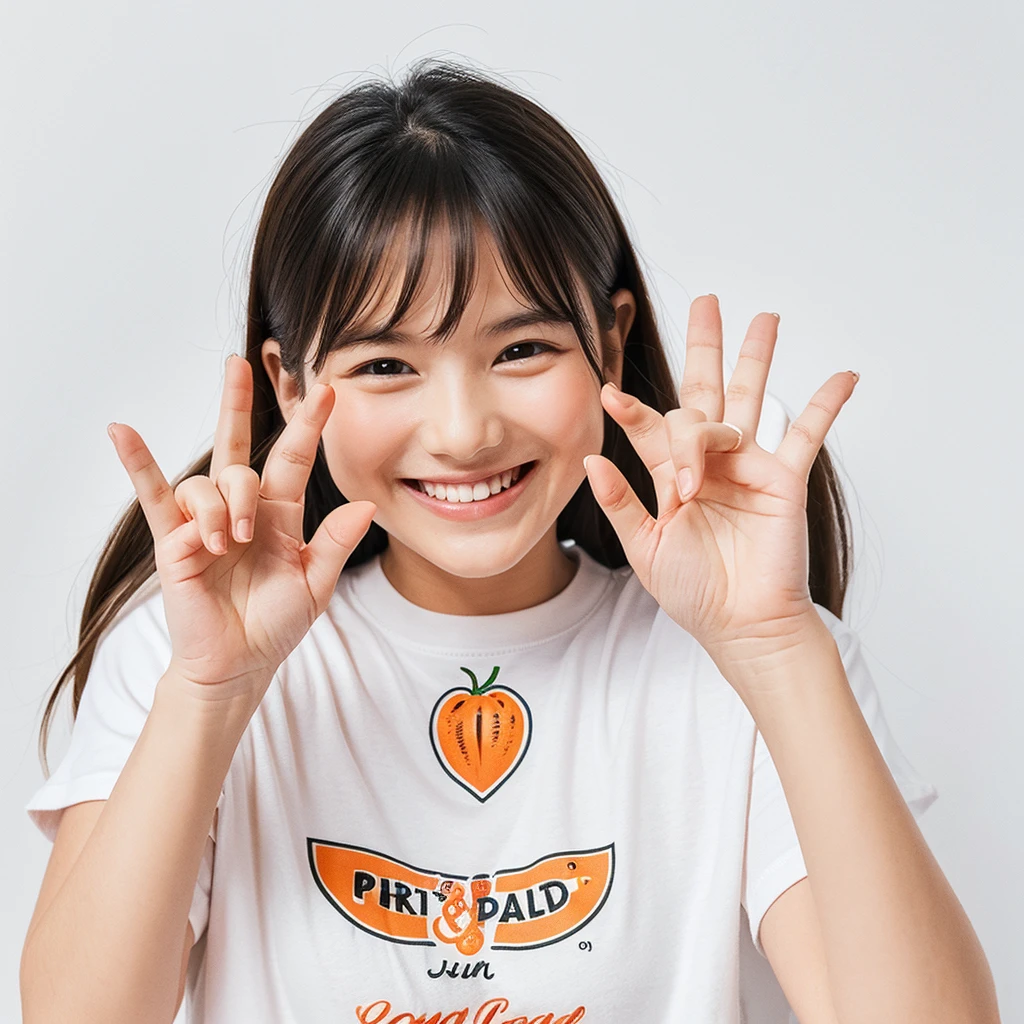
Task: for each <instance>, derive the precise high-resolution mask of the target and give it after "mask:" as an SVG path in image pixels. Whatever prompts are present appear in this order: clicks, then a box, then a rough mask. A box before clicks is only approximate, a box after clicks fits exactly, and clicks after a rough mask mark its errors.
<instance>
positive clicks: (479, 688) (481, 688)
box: [459, 665, 501, 694]
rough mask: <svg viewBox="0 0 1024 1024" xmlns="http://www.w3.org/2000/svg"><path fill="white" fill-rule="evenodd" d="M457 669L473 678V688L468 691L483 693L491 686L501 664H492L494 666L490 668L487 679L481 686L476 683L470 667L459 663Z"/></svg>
mask: <svg viewBox="0 0 1024 1024" xmlns="http://www.w3.org/2000/svg"><path fill="white" fill-rule="evenodd" d="M459 669H460V671H462V672H465V673H466V675H467V676H469V678H470V679H472V680H473V688H472V689H471V690H470V691H469V692H470V693H473V694H480V693H483V692H484V691H485V690H489V689H490V688H491V686H493V685H494V680H495V679H497V678H498V672H499V671H500V670H501V666H499V665H495V666H494V668H493V669H492V670H491V674H490V676H489V677H488V679H487V682H486V683H484V685H483V686H480V685H479V684H478V683H477V678H476V674H475V673H474V672H473V670H472V669H469V668H466V667H465V666H464V665H460V666H459Z"/></svg>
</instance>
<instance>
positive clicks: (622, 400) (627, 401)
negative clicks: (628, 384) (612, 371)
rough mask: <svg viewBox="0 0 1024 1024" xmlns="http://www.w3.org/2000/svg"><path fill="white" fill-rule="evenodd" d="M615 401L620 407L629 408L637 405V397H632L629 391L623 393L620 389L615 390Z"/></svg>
mask: <svg viewBox="0 0 1024 1024" xmlns="http://www.w3.org/2000/svg"><path fill="white" fill-rule="evenodd" d="M615 401H616V402H618V403H619V405H621V406H624V407H625V408H627V409H628V408H629V407H630V406H631V405H636V401H637V400H636V396H635V395H631V394H630V393H629V392H628V391H622V390H620V389H619V388H616V389H615Z"/></svg>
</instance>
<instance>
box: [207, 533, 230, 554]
mask: <svg viewBox="0 0 1024 1024" xmlns="http://www.w3.org/2000/svg"><path fill="white" fill-rule="evenodd" d="M210 548H211V550H212V551H213V553H214V554H216V555H223V554H224V552H225V551H227V549H228V546H227V544H226V543H225V541H224V534H223V533H222V532H221V531H220V530H218V531H217V532H216V533H211V534H210Z"/></svg>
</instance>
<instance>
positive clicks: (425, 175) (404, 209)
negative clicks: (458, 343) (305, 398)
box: [313, 130, 601, 377]
mask: <svg viewBox="0 0 1024 1024" xmlns="http://www.w3.org/2000/svg"><path fill="white" fill-rule="evenodd" d="M408 142H409V148H410V149H411V150H412V151H413V152H407V153H402V154H401V156H402V159H400V160H396V161H394V163H393V164H392V165H391V170H392V174H391V175H388V176H384V175H380V174H376V175H368V176H367V177H366V178H365V179H364V181H363V183H362V186H363V187H362V189H360V190H359V193H360V194H358V195H355V196H350V197H349V202H347V203H346V204H345V205H346V206H351V207H352V209H353V213H354V212H355V211H357V210H373V211H375V213H374V215H373V216H371V217H365V216H364V217H359V216H351V217H347V216H345V215H344V214H342V215H341V216H340V217H339V222H341V223H344V224H345V225H346V227H345V230H344V232H343V237H342V238H340V239H339V240H338V245H337V252H338V258H337V263H336V267H335V269H334V272H333V275H332V279H331V284H330V287H329V289H328V292H327V295H326V296H325V299H324V301H323V304H322V313H321V316H320V318H319V324H318V329H317V337H318V338H319V343H318V346H317V351H316V355H315V358H314V362H313V370H314V372H315V373H316V372H319V371H320V370H321V369H322V368H323V365H324V363H325V361H326V359H327V357H328V355H329V354H330V353H331V352H332V351H333V350H334V349H335V348H336V347H338V346H339V345H340V344H341V343H342V342H343V340H344V339H345V338H346V337H348V336H351V335H352V334H353V333H358V334H359V335H360V336H364V337H373V336H375V335H380V334H385V333H388V332H391V331H394V330H396V329H397V328H398V327H399V325H400V324H401V323H402V321H403V320H404V319H405V317H406V316H407V315H408V312H409V310H410V308H411V306H412V304H413V302H414V301H415V300H416V298H417V296H418V295H419V294H420V291H421V289H422V284H423V276H424V273H425V272H426V269H427V262H428V259H438V258H441V259H444V261H445V262H444V265H443V266H442V268H441V280H442V282H443V284H442V287H443V289H444V292H445V294H446V298H445V299H444V301H443V306H444V314H443V316H442V317H441V319H440V321H439V323H438V324H437V326H436V327H435V328H434V329H433V330H432V331H431V333H430V335H429V337H428V340H429V341H431V342H438V343H441V342H443V341H444V340H446V339H447V338H448V337H449V336H450V335H451V334H452V332H453V331H454V330H455V328H456V327H457V326H458V324H459V321H460V320H461V318H462V315H463V313H464V312H465V309H466V306H467V304H468V302H469V299H470V296H471V294H472V290H473V285H474V279H475V272H476V266H477V260H478V258H479V256H478V252H477V246H478V244H479V238H480V234H481V232H482V231H487V232H489V234H490V235H491V236H492V238H493V239H494V242H495V246H496V248H497V251H498V254H499V256H500V259H501V262H502V264H503V269H504V271H505V273H507V275H508V278H509V281H510V289H511V290H512V291H513V292H518V296H519V297H520V299H521V301H524V303H525V305H527V306H528V307H530V308H532V309H536V310H539V311H540V312H542V313H544V314H546V315H548V316H550V317H551V318H552V319H558V320H565V321H567V322H568V323H570V324H571V325H572V327H573V329H574V331H575V333H576V335H577V337H578V338H579V341H580V345H581V347H582V348H583V351H584V353H585V354H586V356H587V359H588V361H589V362H590V364H591V366H592V367H593V369H594V371H595V373H597V375H598V376H599V377H600V373H601V363H600V358H599V355H598V353H597V350H596V344H595V339H594V337H593V331H592V329H591V324H590V319H589V316H588V315H587V310H586V305H585V302H584V300H583V292H582V290H581V287H580V277H581V275H582V273H583V272H584V267H582V266H581V264H582V263H584V257H583V255H582V253H581V252H574V251H571V249H570V247H569V246H568V245H566V244H565V239H564V237H561V236H559V235H558V233H557V232H552V231H551V227H550V226H551V224H552V223H557V222H560V221H561V220H562V219H564V216H565V213H564V211H561V210H558V209H549V208H548V207H547V206H546V205H545V204H544V203H542V202H540V201H538V197H537V194H536V192H533V191H531V190H530V188H529V186H528V184H527V183H526V182H525V181H523V180H522V178H521V177H520V176H519V175H518V174H516V173H515V172H514V171H512V170H510V168H509V167H508V166H507V165H505V164H501V165H500V166H499V167H497V168H495V167H494V166H493V165H492V163H491V162H490V161H481V160H479V159H478V160H476V161H473V160H467V158H466V156H465V154H460V152H459V147H458V145H457V144H453V143H452V140H451V139H450V138H448V137H445V136H443V135H440V134H439V133H430V134H429V137H427V136H425V135H424V133H423V132H422V131H421V130H417V131H415V132H410V133H409V138H408ZM399 241H402V242H404V243H405V246H404V247H405V250H406V256H405V261H404V266H403V265H400V264H399V261H397V260H395V259H392V258H391V254H392V253H394V252H395V251H396V246H397V243H398V242H399ZM399 275H401V278H400V283H399ZM396 292H397V298H396V299H395V300H394V303H393V307H392V308H391V310H390V312H389V313H388V314H387V317H386V319H384V320H383V321H379V320H378V321H375V322H373V323H372V324H371V323H370V322H369V318H370V317H372V316H373V314H374V312H375V311H376V308H377V306H378V305H379V299H380V297H381V296H383V295H385V294H389V293H390V294H395V293H396Z"/></svg>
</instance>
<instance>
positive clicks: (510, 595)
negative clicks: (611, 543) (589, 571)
mask: <svg viewBox="0 0 1024 1024" xmlns="http://www.w3.org/2000/svg"><path fill="white" fill-rule="evenodd" d="M380 565H381V569H382V570H383V571H384V575H385V576H386V577H387V579H388V582H389V583H391V585H392V586H393V587H394V588H395V590H397V591H398V592H399V593H400V594H401V595H402V597H404V598H405V599H406V600H408V601H411V602H412V603H413V604H417V605H419V606H420V607H421V608H426V609H427V610H428V611H433V612H443V613H444V614H446V615H498V614H501V613H503V612H516V611H521V610H522V609H524V608H532V607H533V606H534V605H537V604H541V603H542V602H544V601H548V600H550V599H551V598H552V597H554V596H555V595H556V594H558V593H560V592H561V591H562V590H564V589H565V588H566V587H567V586H568V585H569V581H570V580H571V579H572V578H573V576H574V575H575V572H576V563H575V562H574V561H573V560H572V559H571V558H570V557H569V556H568V555H567V554H566V553H565V552H564V551H563V550H562V548H561V547H560V546H559V544H558V540H557V538H556V536H555V531H554V528H552V529H551V530H550V531H549V532H548V533H547V534H545V536H544V538H543V539H542V540H541V541H540V542H539V543H538V544H536V545H535V546H534V547H533V548H532V549H531V550H530V551H529V552H527V554H526V555H524V556H523V558H521V559H520V560H519V561H518V562H517V563H516V564H515V565H514V566H512V568H511V569H506V570H505V571H504V572H500V573H497V574H496V575H494V576H482V577H479V578H466V577H464V576H454V575H452V574H451V573H448V572H445V571H444V570H443V569H440V568H438V566H436V565H434V563H433V562H431V561H429V560H428V559H426V558H424V557H423V556H422V555H419V554H417V553H416V552H415V551H413V550H412V549H411V548H408V547H406V546H405V545H404V544H402V543H400V542H396V541H395V539H394V537H390V538H389V539H388V546H387V547H386V548H385V549H384V551H383V552H382V553H381V556H380Z"/></svg>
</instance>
